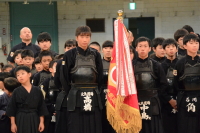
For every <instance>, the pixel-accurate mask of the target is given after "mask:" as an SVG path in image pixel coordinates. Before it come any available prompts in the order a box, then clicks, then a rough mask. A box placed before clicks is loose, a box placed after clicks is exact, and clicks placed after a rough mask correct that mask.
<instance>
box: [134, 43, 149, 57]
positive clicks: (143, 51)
mask: <svg viewBox="0 0 200 133" xmlns="http://www.w3.org/2000/svg"><path fill="white" fill-rule="evenodd" d="M136 51H137V52H138V56H139V57H140V58H142V59H145V58H147V57H148V53H149V52H150V51H151V47H149V43H148V42H147V41H142V42H139V43H138V45H137V47H136Z"/></svg>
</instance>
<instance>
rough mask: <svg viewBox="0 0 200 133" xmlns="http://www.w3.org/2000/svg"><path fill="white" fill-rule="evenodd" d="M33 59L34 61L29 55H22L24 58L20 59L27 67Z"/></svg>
mask: <svg viewBox="0 0 200 133" xmlns="http://www.w3.org/2000/svg"><path fill="white" fill-rule="evenodd" d="M33 61H34V58H33V57H29V56H27V57H24V58H23V59H22V62H23V64H24V65H25V66H27V67H31V66H32V64H33Z"/></svg>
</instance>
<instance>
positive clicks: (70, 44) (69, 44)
mask: <svg viewBox="0 0 200 133" xmlns="http://www.w3.org/2000/svg"><path fill="white" fill-rule="evenodd" d="M74 46H77V43H76V40H74V39H69V40H67V41H66V42H65V45H64V48H66V47H74Z"/></svg>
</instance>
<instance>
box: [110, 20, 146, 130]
mask: <svg viewBox="0 0 200 133" xmlns="http://www.w3.org/2000/svg"><path fill="white" fill-rule="evenodd" d="M114 31H115V44H114V48H113V54H112V60H111V62H110V69H109V76H108V93H107V119H108V121H109V122H110V124H111V125H112V127H113V128H114V129H115V130H116V131H117V133H120V132H121V133H137V132H139V131H140V130H141V127H142V124H141V123H142V120H141V116H140V112H139V106H138V99H137V91H136V86H135V78H134V73H133V67H132V61H131V58H130V49H129V44H128V40H127V36H126V33H127V30H126V28H125V26H124V24H123V23H121V21H120V20H115V22H114Z"/></svg>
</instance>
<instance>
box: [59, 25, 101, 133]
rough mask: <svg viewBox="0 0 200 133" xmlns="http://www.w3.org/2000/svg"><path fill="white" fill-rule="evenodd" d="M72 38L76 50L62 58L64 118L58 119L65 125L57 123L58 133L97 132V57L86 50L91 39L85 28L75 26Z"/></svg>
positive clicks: (98, 83)
mask: <svg viewBox="0 0 200 133" xmlns="http://www.w3.org/2000/svg"><path fill="white" fill-rule="evenodd" d="M75 35H76V41H77V43H78V47H77V48H74V49H71V50H69V51H67V52H66V53H65V55H64V58H63V65H62V73H63V78H61V79H62V80H64V81H65V82H63V83H64V84H63V87H64V90H65V92H66V96H67V97H66V98H65V99H64V101H65V100H67V111H66V112H65V113H67V114H66V116H67V118H66V117H63V118H62V120H61V121H63V122H64V121H66V123H65V122H64V123H61V124H62V126H63V128H65V129H63V130H62V131H61V132H60V133H101V132H102V126H101V125H102V124H101V122H102V121H101V117H102V116H101V109H102V103H101V98H100V91H101V90H100V89H101V82H102V76H103V65H102V59H101V55H100V53H99V52H97V50H95V49H92V48H89V47H88V44H89V42H90V39H91V30H90V28H89V27H88V26H81V27H78V28H77V29H76V33H75ZM64 101H63V102H64ZM63 119H66V120H63ZM64 126H65V127H64Z"/></svg>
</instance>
